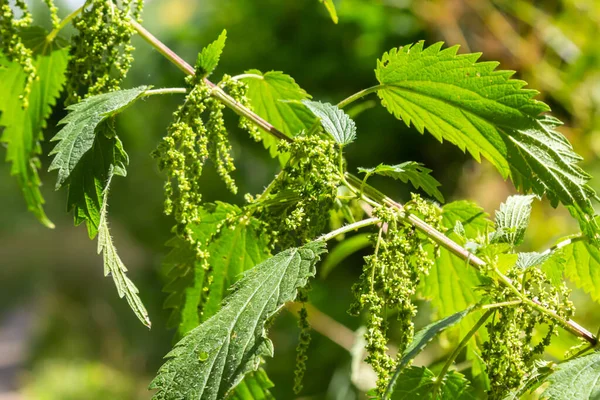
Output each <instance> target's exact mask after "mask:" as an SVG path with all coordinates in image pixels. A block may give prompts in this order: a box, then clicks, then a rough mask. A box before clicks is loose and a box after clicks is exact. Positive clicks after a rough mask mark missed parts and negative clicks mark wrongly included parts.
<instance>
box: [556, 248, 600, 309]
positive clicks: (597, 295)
mask: <svg viewBox="0 0 600 400" xmlns="http://www.w3.org/2000/svg"><path fill="white" fill-rule="evenodd" d="M555 257H558V260H556V259H555ZM553 259H555V260H554V261H558V268H560V269H562V270H564V273H565V275H566V276H567V277H568V278H569V279H570V280H571V281H572V282H573V283H575V284H576V285H577V286H578V287H580V288H582V289H583V290H585V291H586V292H587V293H589V294H590V296H591V297H592V299H594V300H595V301H597V302H600V250H599V249H598V248H597V247H596V246H594V245H593V244H591V243H588V242H585V241H571V243H570V244H569V245H567V246H565V247H563V248H562V250H561V251H560V252H559V253H558V254H557V255H556V256H553ZM559 274H560V270H559Z"/></svg>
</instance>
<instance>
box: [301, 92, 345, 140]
mask: <svg viewBox="0 0 600 400" xmlns="http://www.w3.org/2000/svg"><path fill="white" fill-rule="evenodd" d="M302 104H304V105H305V106H306V107H308V109H309V110H310V111H312V113H313V114H314V115H315V116H316V117H317V118H319V119H320V121H321V125H322V126H323V129H325V132H327V133H329V134H330V135H331V136H332V137H333V139H334V140H335V141H336V142H337V143H338V144H339V145H341V146H345V145H347V144H350V143H352V142H354V140H356V124H355V123H354V121H352V119H350V117H349V116H348V114H346V113H345V112H344V111H342V110H340V109H339V108H338V107H337V106H334V105H332V104H329V103H321V102H320V101H310V100H304V101H302Z"/></svg>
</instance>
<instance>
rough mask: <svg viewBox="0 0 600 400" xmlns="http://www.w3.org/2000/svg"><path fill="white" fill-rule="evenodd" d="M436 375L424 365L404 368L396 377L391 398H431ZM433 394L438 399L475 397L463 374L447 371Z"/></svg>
mask: <svg viewBox="0 0 600 400" xmlns="http://www.w3.org/2000/svg"><path fill="white" fill-rule="evenodd" d="M435 383H436V376H435V375H434V373H433V372H431V371H430V370H429V369H427V368H425V367H410V368H406V369H405V370H404V371H403V372H402V374H401V375H400V379H398V384H397V385H396V389H395V390H394V393H393V395H392V397H391V399H392V400H433V399H434V395H433V390H434V389H435ZM439 389H440V390H439V392H438V393H437V395H436V396H435V398H436V399H438V400H470V399H475V396H473V394H472V393H471V391H470V390H469V389H470V386H469V381H468V380H467V379H466V378H465V377H464V375H462V374H460V373H458V372H456V371H449V372H448V373H447V374H446V376H445V377H444V382H443V383H442V384H441V385H440V388H439Z"/></svg>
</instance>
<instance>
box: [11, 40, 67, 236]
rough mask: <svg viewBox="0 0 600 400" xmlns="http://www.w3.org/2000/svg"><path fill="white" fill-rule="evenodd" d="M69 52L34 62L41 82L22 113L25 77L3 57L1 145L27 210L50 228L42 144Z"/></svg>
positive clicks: (46, 56) (43, 55) (57, 52)
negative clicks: (42, 188)
mask: <svg viewBox="0 0 600 400" xmlns="http://www.w3.org/2000/svg"><path fill="white" fill-rule="evenodd" d="M68 56H69V50H68V49H62V50H55V51H52V52H48V54H47V55H45V54H40V55H38V56H37V57H36V58H35V60H34V66H35V68H36V71H37V76H38V79H37V80H35V81H34V82H33V84H32V85H31V93H30V95H29V107H28V108H27V109H25V110H24V109H23V108H22V107H21V102H20V101H19V96H20V95H21V91H22V90H23V87H24V85H25V73H24V72H23V70H22V68H21V66H20V65H18V64H17V63H8V62H7V61H6V60H4V59H3V58H2V56H1V55H0V93H2V95H1V96H0V126H4V127H5V128H4V131H3V132H2V137H1V138H0V142H1V143H4V144H6V150H7V153H6V161H9V162H11V163H12V166H11V170H10V173H11V175H14V176H15V177H16V178H17V182H18V183H19V187H20V188H21V191H22V192H23V197H24V198H25V202H26V204H27V208H28V209H29V211H30V212H32V213H33V214H34V215H35V216H36V218H37V219H38V220H39V221H40V222H41V223H42V224H44V225H46V226H47V227H49V228H53V227H54V224H53V223H52V222H51V221H50V220H49V219H48V217H47V216H46V213H45V212H44V209H43V204H44V199H43V197H42V193H41V192H40V189H39V186H40V184H41V183H40V178H39V176H38V171H37V170H38V168H39V167H40V160H39V159H38V157H37V156H38V155H39V154H40V153H41V147H40V140H42V139H43V137H42V130H43V129H44V128H45V127H46V119H47V118H48V117H49V116H50V113H51V111H52V106H54V104H55V103H56V98H57V97H58V95H59V94H60V91H61V90H62V87H63V84H64V82H65V70H66V68H67V62H68Z"/></svg>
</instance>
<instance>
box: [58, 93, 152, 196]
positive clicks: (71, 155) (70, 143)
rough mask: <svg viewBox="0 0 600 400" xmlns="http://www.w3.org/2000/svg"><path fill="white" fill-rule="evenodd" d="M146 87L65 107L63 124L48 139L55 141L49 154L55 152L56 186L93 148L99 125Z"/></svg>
mask: <svg viewBox="0 0 600 400" xmlns="http://www.w3.org/2000/svg"><path fill="white" fill-rule="evenodd" d="M147 89H148V87H147V86H140V87H137V88H135V89H127V90H119V91H116V92H111V93H105V94H100V95H97V96H92V97H88V98H87V99H84V100H82V101H81V102H79V103H77V104H73V105H71V106H69V107H67V109H68V110H69V111H70V113H69V114H68V115H67V116H66V117H65V118H63V119H62V120H61V121H60V123H61V124H65V126H64V127H63V128H62V129H61V130H60V131H59V132H58V133H57V134H56V136H54V137H53V138H52V139H51V140H52V141H58V144H57V145H56V146H55V147H54V149H53V150H52V151H51V152H50V154H49V155H55V157H54V160H53V161H52V164H50V168H49V171H53V170H55V169H57V170H58V180H57V182H56V189H59V188H60V187H61V186H62V185H63V184H64V183H65V182H66V181H67V179H68V178H69V175H71V173H72V172H73V170H74V169H75V167H76V166H77V163H78V162H79V161H80V160H81V158H82V157H83V156H84V155H85V154H86V153H87V152H88V151H89V150H90V149H91V148H92V146H93V144H94V137H95V136H96V128H97V127H98V125H99V124H100V123H101V122H103V121H105V120H106V119H108V118H110V117H112V116H114V115H116V114H118V113H120V112H121V111H123V110H124V109H125V108H127V107H128V106H130V105H131V104H132V103H133V102H134V101H136V100H137V99H139V98H140V97H142V95H143V94H144V92H145V91H146V90H147Z"/></svg>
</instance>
